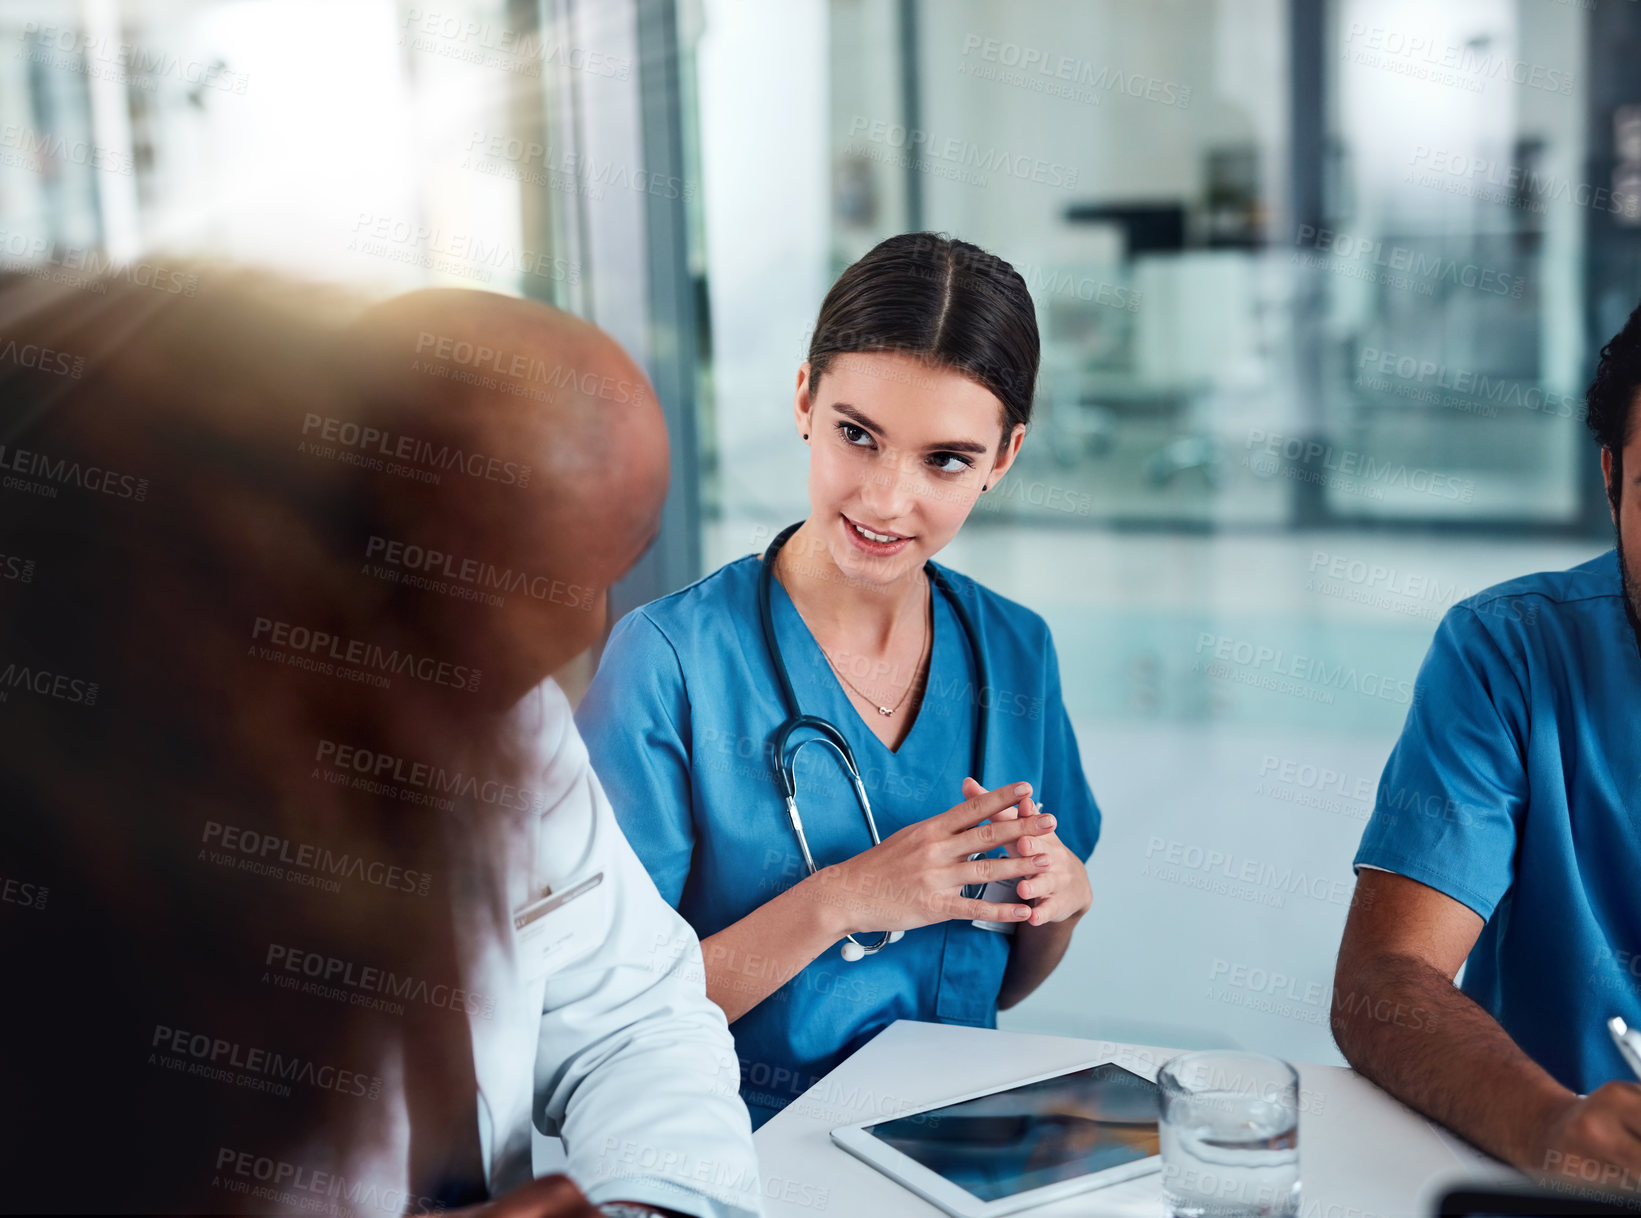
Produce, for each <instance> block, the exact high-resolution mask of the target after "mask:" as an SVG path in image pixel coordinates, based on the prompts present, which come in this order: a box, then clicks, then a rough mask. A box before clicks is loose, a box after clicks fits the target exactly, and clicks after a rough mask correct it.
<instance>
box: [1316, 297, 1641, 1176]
mask: <svg viewBox="0 0 1641 1218" xmlns="http://www.w3.org/2000/svg"><path fill="white" fill-rule="evenodd" d="M1638 390H1641V308H1638V309H1637V310H1636V312H1635V313H1634V314H1632V315H1631V317H1630V319H1629V321H1628V323H1627V324H1626V325H1625V326H1624V328H1623V330H1622V331H1621V332H1620V333H1619V334H1618V335H1617V337H1615V338H1614V339H1613V340H1612V342H1611V343H1610V344H1608V346H1607V347H1606V348H1605V349H1604V350H1603V351H1602V355H1601V361H1600V365H1599V368H1598V370H1597V373H1596V377H1595V380H1594V383H1593V384H1592V385H1591V386H1590V390H1589V394H1588V399H1587V400H1588V404H1589V417H1588V422H1589V426H1590V429H1591V430H1592V431H1593V432H1594V433H1595V437H1596V440H1597V442H1598V443H1599V445H1600V449H1601V469H1602V474H1603V476H1604V477H1605V479H1606V487H1607V497H1608V501H1609V503H1610V505H1611V508H1612V516H1613V521H1614V524H1615V526H1616V531H1617V539H1618V544H1617V548H1616V549H1615V550H1614V551H1610V552H1608V553H1606V554H1603V555H1602V556H1601V557H1599V558H1596V559H1593V560H1591V561H1589V562H1586V563H1583V564H1581V565H1580V566H1576V567H1574V568H1572V569H1571V570H1568V571H1559V572H1546V573H1542V574H1538V575H1529V576H1525V577H1523V578H1521V579H1516V580H1512V581H1510V582H1509V583H1505V584H1500V585H1499V586H1497V587H1495V588H1490V589H1488V590H1487V591H1485V592H1482V593H1479V594H1477V595H1476V596H1474V597H1471V598H1470V599H1469V600H1467V601H1464V602H1462V603H1460V604H1458V605H1456V606H1454V607H1453V609H1452V610H1450V611H1449V612H1448V614H1447V615H1446V617H1445V618H1444V619H1443V620H1442V623H1441V625H1440V627H1439V628H1438V629H1437V631H1436V637H1435V641H1434V642H1433V643H1432V644H1431V648H1430V653H1429V655H1428V656H1426V658H1425V662H1424V666H1423V668H1422V669H1421V670H1420V673H1419V679H1418V686H1417V690H1416V692H1415V696H1414V701H1413V708H1412V710H1411V711H1410V712H1409V714H1408V717H1407V723H1406V725H1405V726H1404V727H1403V729H1402V736H1401V739H1400V741H1399V742H1398V743H1397V745H1396V748H1395V751H1394V752H1393V753H1392V754H1391V757H1390V761H1389V763H1388V764H1387V765H1386V767H1385V773H1384V777H1383V779H1382V780H1381V781H1380V784H1379V793H1378V801H1377V804H1376V806H1375V809H1374V814H1373V819H1372V821H1371V822H1370V823H1369V825H1368V827H1367V830H1366V832H1365V833H1364V834H1363V837H1362V844H1361V848H1360V850H1359V851H1358V852H1357V855H1356V866H1357V868H1358V873H1359V878H1358V881H1357V885H1358V888H1359V890H1360V892H1361V899H1359V900H1357V901H1356V902H1355V903H1354V904H1353V906H1352V909H1351V914H1350V920H1349V922H1348V924H1347V925H1346V927H1345V933H1344V942H1343V944H1342V945H1341V947H1340V951H1339V965H1338V970H1337V973H1336V979H1335V991H1334V1001H1333V1031H1334V1036H1335V1038H1336V1039H1337V1040H1338V1042H1339V1047H1340V1048H1341V1050H1343V1052H1344V1054H1345V1056H1346V1057H1347V1058H1348V1059H1349V1060H1350V1063H1351V1064H1352V1065H1353V1066H1355V1067H1356V1069H1357V1070H1358V1071H1360V1072H1361V1073H1362V1074H1364V1075H1366V1076H1368V1077H1369V1078H1371V1079H1373V1080H1374V1081H1375V1082H1377V1083H1379V1084H1380V1085H1381V1086H1383V1087H1384V1088H1385V1089H1386V1090H1388V1091H1390V1092H1391V1093H1392V1094H1394V1095H1396V1096H1398V1097H1399V1098H1400V1099H1402V1100H1403V1101H1405V1102H1406V1103H1408V1104H1410V1105H1411V1106H1413V1107H1414V1108H1417V1109H1419V1110H1420V1111H1421V1112H1423V1113H1425V1114H1426V1115H1428V1116H1430V1117H1432V1118H1434V1119H1435V1120H1438V1121H1440V1122H1442V1123H1443V1124H1445V1125H1448V1126H1450V1127H1451V1128H1452V1129H1454V1130H1455V1131H1456V1132H1458V1133H1460V1134H1462V1135H1463V1136H1464V1137H1466V1138H1468V1139H1469V1140H1470V1141H1471V1142H1474V1143H1475V1144H1476V1145H1478V1146H1480V1147H1481V1148H1483V1149H1484V1150H1487V1151H1489V1152H1491V1153H1492V1154H1495V1155H1497V1156H1499V1157H1500V1158H1502V1159H1504V1160H1506V1161H1508V1162H1509V1163H1511V1164H1514V1165H1515V1166H1517V1167H1520V1168H1522V1169H1523V1170H1526V1171H1530V1172H1535V1173H1548V1174H1550V1175H1552V1176H1571V1177H1574V1178H1576V1179H1578V1180H1580V1181H1583V1182H1586V1183H1591V1184H1596V1185H1599V1186H1603V1187H1608V1188H1620V1189H1626V1190H1636V1189H1641V1085H1638V1084H1637V1082H1636V1081H1635V1076H1634V1075H1633V1074H1632V1073H1631V1071H1630V1070H1629V1068H1628V1067H1627V1066H1626V1065H1625V1063H1624V1060H1623V1058H1622V1057H1621V1056H1620V1054H1619V1052H1618V1051H1617V1049H1616V1048H1615V1046H1614V1045H1613V1043H1612V1040H1611V1038H1610V1037H1609V1035H1608V1033H1607V1029H1606V1023H1607V1020H1608V1018H1609V1017H1611V1016H1614V1015H1619V1016H1622V1017H1623V1018H1624V1019H1625V1020H1626V1021H1627V1022H1628V1023H1630V1024H1632V1025H1634V1024H1641V883H1638V881H1641V585H1638V584H1637V582H1636V579H1635V574H1636V573H1637V572H1641V427H1638V420H1641V410H1638V408H1637V406H1636V399H1637V397H1638ZM1466 961H1468V967H1466V969H1465V976H1464V982H1463V985H1462V987H1459V988H1455V987H1454V985H1453V978H1454V977H1455V975H1456V974H1457V973H1458V971H1459V969H1460V967H1461V966H1463V965H1465V964H1466Z"/></svg>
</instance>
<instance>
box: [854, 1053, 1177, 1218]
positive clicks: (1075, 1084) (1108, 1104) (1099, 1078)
mask: <svg viewBox="0 0 1641 1218" xmlns="http://www.w3.org/2000/svg"><path fill="white" fill-rule="evenodd" d="M866 1132H867V1133H869V1134H871V1135H873V1136H874V1137H876V1138H878V1139H880V1140H881V1141H883V1142H885V1143H887V1144H888V1145H890V1146H892V1147H894V1148H895V1149H896V1150H898V1151H899V1152H900V1153H901V1154H903V1155H905V1156H906V1157H907V1158H908V1159H912V1160H915V1161H916V1162H917V1163H919V1164H921V1165H922V1166H924V1167H926V1168H927V1169H928V1170H930V1171H932V1172H934V1173H935V1174H936V1175H939V1176H943V1177H944V1178H945V1179H947V1180H949V1181H950V1182H951V1183H953V1184H955V1185H957V1187H959V1188H962V1189H966V1190H967V1191H968V1192H970V1193H972V1194H973V1195H974V1196H975V1197H977V1198H979V1199H980V1200H982V1201H996V1200H998V1199H1000V1198H1002V1197H1012V1196H1014V1195H1015V1194H1016V1193H1023V1192H1028V1191H1030V1190H1031V1189H1034V1188H1042V1187H1043V1186H1044V1185H1048V1184H1057V1183H1059V1182H1060V1181H1062V1180H1074V1179H1076V1178H1077V1177H1078V1176H1084V1175H1087V1174H1089V1173H1090V1172H1097V1171H1104V1170H1105V1169H1106V1168H1108V1167H1119V1166H1121V1165H1122V1164H1124V1163H1132V1162H1134V1161H1135V1160H1137V1159H1144V1158H1148V1157H1150V1156H1151V1155H1154V1154H1156V1153H1158V1140H1157V1085H1156V1084H1155V1083H1153V1082H1149V1081H1147V1080H1146V1079H1143V1078H1141V1077H1140V1076H1139V1075H1137V1074H1135V1073H1134V1072H1133V1071H1131V1070H1124V1069H1123V1068H1122V1067H1121V1066H1117V1065H1113V1064H1111V1063H1106V1064H1105V1065H1101V1066H1091V1067H1088V1068H1086V1069H1083V1070H1073V1071H1072V1072H1071V1073H1069V1074H1057V1075H1055V1076H1054V1077H1053V1078H1045V1079H1042V1080H1040V1081H1038V1082H1035V1083H1024V1084H1022V1085H1021V1086H1018V1087H1010V1088H1009V1089H1008V1090H1006V1091H994V1092H993V1093H992V1094H990V1095H983V1096H981V1097H980V1098H978V1099H973V1100H964V1101H962V1102H961V1103H957V1104H949V1105H947V1106H946V1107H944V1108H931V1109H930V1110H929V1111H928V1112H919V1113H914V1114H912V1115H911V1116H905V1117H900V1118H898V1119H896V1120H893V1121H880V1122H879V1123H878V1124H876V1125H868V1126H867V1127H866Z"/></svg>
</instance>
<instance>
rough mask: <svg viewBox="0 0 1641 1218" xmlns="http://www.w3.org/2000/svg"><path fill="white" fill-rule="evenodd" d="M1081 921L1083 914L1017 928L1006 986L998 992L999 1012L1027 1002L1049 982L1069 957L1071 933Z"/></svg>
mask: <svg viewBox="0 0 1641 1218" xmlns="http://www.w3.org/2000/svg"><path fill="white" fill-rule="evenodd" d="M1081 920H1082V915H1081V914H1076V915H1074V916H1073V917H1069V918H1066V919H1065V920H1064V921H1062V922H1045V923H1043V925H1041V926H1032V925H1030V924H1029V923H1022V924H1019V925H1017V926H1015V928H1014V940H1013V942H1012V943H1010V944H1009V962H1008V964H1007V966H1005V968H1004V969H1003V984H1002V986H1001V987H1000V988H999V989H998V991H997V1007H998V1009H999V1010H1002V1011H1006V1010H1008V1009H1009V1008H1010V1007H1012V1006H1014V1005H1016V1004H1017V1003H1020V1002H1023V1001H1025V999H1026V998H1027V996H1028V995H1030V994H1031V992H1032V991H1033V990H1035V989H1036V988H1037V987H1038V986H1040V985H1042V984H1043V982H1044V981H1046V980H1047V979H1048V975H1049V974H1050V973H1052V972H1053V971H1054V969H1055V966H1057V965H1058V964H1059V963H1060V960H1061V958H1062V957H1063V956H1064V955H1065V954H1066V948H1068V947H1070V946H1071V932H1072V931H1074V930H1076V929H1077V923H1078V922H1080V921H1081Z"/></svg>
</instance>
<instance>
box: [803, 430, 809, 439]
mask: <svg viewBox="0 0 1641 1218" xmlns="http://www.w3.org/2000/svg"><path fill="white" fill-rule="evenodd" d="M803 438H804V439H805V440H807V439H808V438H809V433H808V432H807V431H806V432H804V433H803Z"/></svg>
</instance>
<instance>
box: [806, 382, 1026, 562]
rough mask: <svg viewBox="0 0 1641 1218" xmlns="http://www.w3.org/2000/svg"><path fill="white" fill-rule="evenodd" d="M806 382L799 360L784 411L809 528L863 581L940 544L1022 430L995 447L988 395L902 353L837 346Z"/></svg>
mask: <svg viewBox="0 0 1641 1218" xmlns="http://www.w3.org/2000/svg"><path fill="white" fill-rule="evenodd" d="M809 386H810V380H809V365H808V364H807V363H805V364H804V365H803V366H802V367H801V368H800V369H799V370H798V389H797V396H796V398H795V400H794V403H793V410H794V415H795V417H796V420H797V423H798V429H799V431H800V432H803V433H807V434H808V436H809V446H810V454H811V455H810V459H809V509H810V520H809V529H810V530H811V531H812V532H813V539H814V540H815V541H816V542H818V543H819V544H822V545H824V546H825V547H826V550H827V552H828V553H829V554H830V555H831V558H832V561H833V562H834V563H835V564H836V565H837V567H838V569H839V570H840V571H842V572H843V574H844V575H845V576H847V577H848V578H850V579H852V580H859V581H861V582H862V583H870V584H889V583H892V582H894V581H895V580H897V579H899V578H901V577H902V576H905V575H907V574H909V573H910V572H912V571H915V570H917V569H918V568H920V567H921V566H922V565H923V563H924V561H925V560H926V559H928V558H930V557H931V556H933V555H934V554H936V553H938V552H939V551H940V550H941V548H942V547H944V546H945V544H946V543H947V542H948V541H950V540H951V539H952V537H953V536H954V535H955V534H956V533H957V530H958V529H959V528H960V527H962V524H963V521H964V520H965V519H967V518H968V514H969V511H970V510H971V509H972V508H973V507H974V503H975V500H976V499H978V498H979V497H980V488H981V487H982V486H986V485H988V484H989V485H991V486H996V485H997V480H998V478H1000V477H1002V475H1003V473H1004V472H1005V471H1006V470H1007V469H1008V467H1009V466H1010V465H1011V464H1013V462H1014V457H1015V454H1016V453H1018V452H1019V450H1020V440H1021V438H1022V437H1023V436H1024V435H1025V428H1024V426H1022V425H1019V424H1016V425H1015V427H1014V429H1013V433H1012V434H1011V435H1010V436H1009V437H1008V442H1007V443H1005V444H1003V445H1002V446H1001V449H1000V448H999V440H1001V439H1002V431H1003V404H1002V403H1001V402H1000V401H998V399H997V396H996V395H995V394H993V393H992V392H991V391H990V390H989V389H986V388H985V387H984V386H982V385H981V384H979V383H978V382H977V381H973V380H970V379H969V378H968V377H966V376H964V375H962V374H961V373H958V372H954V371H952V370H951V369H949V368H939V367H933V366H930V365H928V364H926V363H924V362H923V361H922V360H919V359H917V358H916V357H914V356H910V355H905V354H902V353H899V352H874V353H870V354H860V353H851V354H848V355H840V356H838V357H837V358H835V359H834V360H833V361H832V363H831V366H830V367H828V368H827V370H826V373H825V375H824V376H822V377H821V379H820V386H819V391H818V392H817V393H816V394H815V398H814V401H813V403H811V401H810V394H809ZM863 530H864V531H863ZM884 539H887V540H884Z"/></svg>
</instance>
